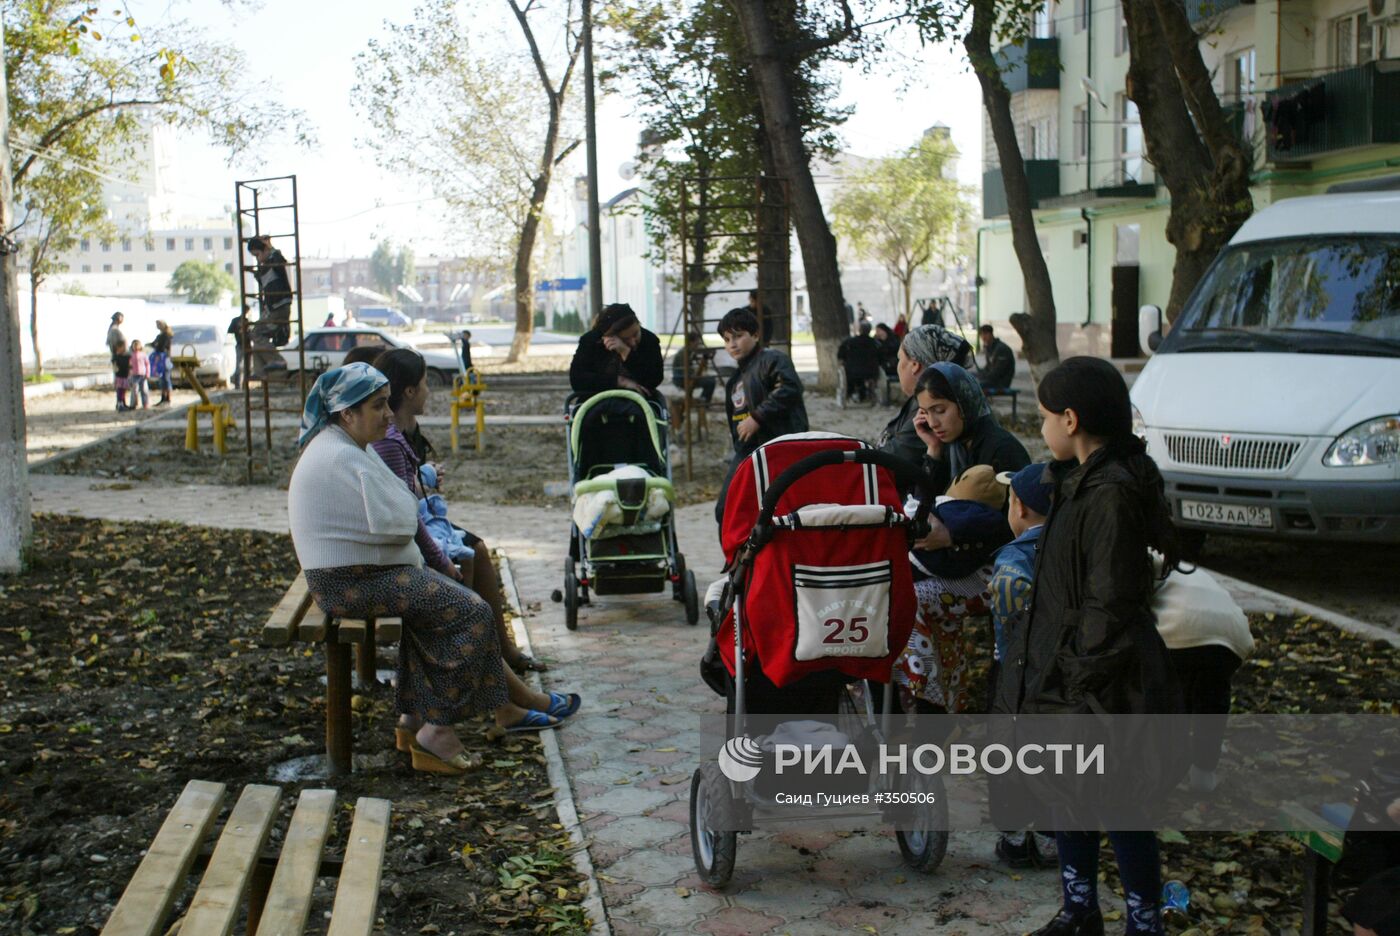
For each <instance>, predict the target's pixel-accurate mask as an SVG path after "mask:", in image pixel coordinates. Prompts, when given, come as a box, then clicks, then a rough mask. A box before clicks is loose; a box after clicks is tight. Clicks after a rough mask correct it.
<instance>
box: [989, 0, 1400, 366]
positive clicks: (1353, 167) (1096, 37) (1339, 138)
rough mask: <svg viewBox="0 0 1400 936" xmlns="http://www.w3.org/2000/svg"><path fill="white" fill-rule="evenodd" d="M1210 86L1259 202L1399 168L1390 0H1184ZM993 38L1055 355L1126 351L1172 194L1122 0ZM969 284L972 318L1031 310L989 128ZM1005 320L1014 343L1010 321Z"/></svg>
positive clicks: (1398, 36)
mask: <svg viewBox="0 0 1400 936" xmlns="http://www.w3.org/2000/svg"><path fill="white" fill-rule="evenodd" d="M1185 3H1186V8H1187V14H1188V17H1189V18H1190V19H1191V20H1192V22H1193V23H1194V24H1195V26H1196V29H1197V32H1198V33H1199V34H1200V36H1201V51H1202V56H1203V58H1204V59H1205V63H1206V66H1207V67H1208V68H1209V69H1210V70H1211V72H1212V74H1213V75H1214V79H1215V87H1216V91H1217V93H1218V94H1219V96H1220V100H1221V102H1222V104H1224V105H1225V107H1226V108H1227V110H1228V112H1229V113H1230V114H1231V116H1232V118H1233V120H1234V121H1235V125H1236V127H1237V129H1238V130H1239V132H1240V133H1241V134H1242V136H1243V137H1244V138H1245V139H1246V140H1247V141H1248V142H1249V143H1250V144H1251V147H1252V149H1253V151H1254V154H1255V165H1254V176H1253V186H1252V190H1253V195H1254V203H1255V208H1256V210H1257V209H1259V208H1262V207H1264V206H1266V205H1268V204H1271V203H1272V202H1274V201H1277V200H1279V199H1283V198H1290V197H1294V196H1299V195H1310V194H1317V193H1320V192H1323V191H1325V190H1326V188H1327V187H1328V186H1329V185H1331V184H1333V183H1336V182H1344V181H1350V180H1354V179H1362V178H1368V177H1373V176H1378V175H1387V174H1392V173H1396V172H1400V0H1256V2H1253V3H1244V2H1240V0H1185ZM1032 33H1033V38H1032V39H1031V40H1030V41H1029V42H1028V43H1027V44H1026V45H1025V46H1012V47H1008V48H1006V49H1003V50H1002V52H1001V54H1002V56H1003V57H1004V61H1005V62H1006V65H1007V70H1006V72H1005V80H1006V82H1007V86H1008V88H1009V89H1010V90H1011V91H1012V116H1013V119H1014V120H1015V123H1016V126H1017V131H1018V139H1019V142H1020V146H1021V152H1022V155H1023V156H1024V157H1025V159H1026V175H1027V181H1028V182H1029V185H1030V190H1031V197H1032V201H1033V204H1034V206H1035V219H1036V227H1037V232H1038V236H1039V240H1040V246H1041V250H1042V252H1043V253H1044V254H1045V260H1046V263H1047V265H1048V267H1049V269H1050V275H1051V280H1052V282H1053V285H1054V293H1055V303H1056V308H1057V313H1058V320H1059V328H1058V337H1059V345H1060V353H1061V355H1067V354H1076V353H1087V354H1096V355H1100V356H1112V357H1133V356H1137V355H1138V354H1139V353H1140V352H1139V350H1138V348H1137V340H1136V334H1137V309H1138V308H1139V306H1140V305H1143V304H1148V303H1151V304H1155V305H1165V304H1166V301H1167V296H1168V294H1169V292H1170V289H1171V276H1172V265H1173V262H1174V259H1175V250H1174V248H1173V247H1172V246H1171V244H1169V243H1168V242H1167V239H1166V233H1165V231H1166V221H1167V214H1168V211H1169V209H1170V200H1169V197H1168V194H1167V191H1166V189H1165V187H1163V186H1162V185H1161V184H1160V183H1159V182H1158V180H1157V178H1156V174H1155V173H1154V171H1153V169H1152V166H1151V165H1150V164H1149V163H1148V162H1147V161H1146V159H1145V158H1144V152H1143V138H1142V129H1141V125H1140V123H1139V120H1138V115H1137V108H1136V107H1135V106H1134V104H1133V103H1132V101H1130V100H1129V99H1128V97H1127V94H1126V91H1125V79H1126V75H1127V70H1128V42H1127V31H1126V27H1125V25H1124V23H1123V19H1122V10H1121V7H1120V6H1119V4H1117V3H1101V4H1100V5H1098V6H1096V5H1095V4H1094V2H1093V0H1067V2H1061V3H1057V4H1053V5H1050V6H1049V7H1047V8H1046V9H1045V10H1044V11H1042V12H1041V13H1040V14H1039V15H1038V16H1037V17H1036V19H1035V21H1034V24H1033V29H1032ZM985 126H986V121H985V116H984V138H985V143H984V154H985V155H984V171H983V179H982V182H983V191H982V208H983V218H984V220H983V222H982V224H981V226H980V228H979V230H978V251H977V254H978V256H977V267H976V271H977V283H978V287H977V291H978V309H979V317H980V320H981V321H983V322H991V323H993V324H995V323H997V322H1005V321H1006V320H1007V319H1008V318H1009V317H1010V316H1011V315H1012V314H1013V313H1015V312H1019V311H1022V310H1024V309H1025V308H1026V301H1025V286H1024V281H1023V280H1022V277H1021V273H1020V267H1019V265H1018V264H1017V261H1016V256H1015V252H1014V250H1013V248H1012V244H1011V232H1010V226H1009V224H1008V222H1007V220H1006V198H1005V188H1004V186H1003V184H1002V179H1001V171H1000V167H999V166H998V165H997V158H996V147H995V146H994V145H993V143H992V140H991V135H990V131H989V130H986V129H985ZM998 332H999V333H1000V334H1003V335H1005V336H1006V337H1007V338H1008V340H1010V341H1012V342H1015V341H1016V340H1017V339H1016V336H1015V334H1014V332H1013V331H1012V330H1011V329H1010V328H1009V327H1007V328H1002V329H998Z"/></svg>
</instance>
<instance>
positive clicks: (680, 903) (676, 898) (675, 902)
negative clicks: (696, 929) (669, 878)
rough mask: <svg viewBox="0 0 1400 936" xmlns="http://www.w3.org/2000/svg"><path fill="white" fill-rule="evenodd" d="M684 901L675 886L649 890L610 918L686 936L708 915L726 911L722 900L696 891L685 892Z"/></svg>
mask: <svg viewBox="0 0 1400 936" xmlns="http://www.w3.org/2000/svg"><path fill="white" fill-rule="evenodd" d="M685 893H686V896H685V897H682V896H681V895H680V893H678V892H677V890H676V885H674V884H670V883H668V884H666V885H664V886H661V887H649V888H647V889H646V890H644V891H642V892H641V893H640V894H638V895H637V896H635V897H633V898H632V899H631V900H629V901H628V902H627V903H626V904H624V905H623V906H621V907H618V908H617V910H616V912H611V913H610V914H609V916H610V918H611V919H613V920H624V921H626V922H629V923H633V924H639V925H642V926H657V927H660V928H661V930H662V932H663V933H665V936H676V934H678V933H687V932H690V931H691V927H692V926H694V925H695V924H697V923H699V922H700V921H701V920H702V919H704V918H705V917H706V916H707V915H709V914H712V913H716V912H718V911H720V910H723V909H724V907H725V902H724V898H723V897H719V896H716V895H715V894H710V893H706V892H705V891H700V890H695V889H693V888H686V889H685Z"/></svg>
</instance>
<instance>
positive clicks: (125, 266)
mask: <svg viewBox="0 0 1400 936" xmlns="http://www.w3.org/2000/svg"><path fill="white" fill-rule="evenodd" d="M122 272H123V273H130V272H131V264H129V263H123V264H122Z"/></svg>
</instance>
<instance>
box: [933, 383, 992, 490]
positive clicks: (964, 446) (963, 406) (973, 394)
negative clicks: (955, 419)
mask: <svg viewBox="0 0 1400 936" xmlns="http://www.w3.org/2000/svg"><path fill="white" fill-rule="evenodd" d="M929 366H930V367H931V368H932V369H933V370H936V371H938V372H939V373H940V374H942V375H943V376H944V378H945V379H947V381H948V386H950V387H951V388H952V389H953V402H954V403H956V404H958V412H960V413H961V414H962V418H963V431H962V435H960V436H958V437H957V438H956V439H954V440H953V442H952V444H950V445H949V446H948V447H947V450H948V467H949V470H950V471H951V472H952V477H954V478H956V477H958V476H959V475H960V474H962V473H963V472H964V471H966V470H967V469H969V468H971V467H972V464H971V456H970V455H969V453H968V446H969V445H971V444H972V440H973V439H974V438H975V437H976V436H977V435H978V434H979V433H981V432H983V431H985V430H986V426H987V424H989V423H990V424H992V425H996V417H995V416H993V415H992V405H991V404H990V403H988V402H987V395H986V394H985V393H983V392H982V385H981V384H980V383H978V382H977V378H976V377H973V376H972V375H971V374H969V373H968V372H967V371H966V370H964V369H963V368H961V367H959V366H958V365H956V364H949V363H948V362H947V361H939V362H937V363H936V364H931V365H929Z"/></svg>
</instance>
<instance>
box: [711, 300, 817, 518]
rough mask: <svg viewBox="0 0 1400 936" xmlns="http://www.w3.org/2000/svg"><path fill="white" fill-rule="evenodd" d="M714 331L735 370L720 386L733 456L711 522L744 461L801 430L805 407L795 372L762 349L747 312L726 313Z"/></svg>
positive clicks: (755, 325)
mask: <svg viewBox="0 0 1400 936" xmlns="http://www.w3.org/2000/svg"><path fill="white" fill-rule="evenodd" d="M718 331H719V335H720V337H721V338H723V339H724V347H725V350H726V351H728V352H729V353H730V355H732V356H733V358H734V360H735V362H736V363H737V364H738V365H739V368H738V370H737V371H736V372H735V373H734V376H732V377H730V378H729V382H728V383H726V384H725V387H724V397H725V399H724V410H725V414H726V415H727V416H728V417H729V435H730V438H731V439H733V440H734V457H733V458H732V459H730V462H729V471H728V473H727V474H726V475H725V477H724V484H723V485H722V486H721V488H720V496H719V502H718V503H717V504H715V519H716V520H720V519H722V518H723V516H724V491H725V489H726V488H728V487H729V479H730V478H731V477H733V475H734V472H735V470H736V469H737V468H738V466H739V465H740V464H741V463H742V462H743V460H744V459H746V458H748V457H749V456H750V455H752V454H753V452H754V450H755V449H757V448H758V447H759V446H760V445H762V444H763V443H765V442H769V441H772V440H773V439H776V438H778V436H784V435H788V434H789V433H793V432H806V431H807V408H806V407H805V406H804V405H803V403H802V381H801V379H799V378H798V376H797V369H796V368H794V367H793V366H792V359H791V358H789V357H788V356H787V355H786V354H784V353H783V352H781V351H776V350H774V349H772V348H765V347H763V346H762V342H761V341H760V340H759V325H758V317H757V316H756V315H754V313H753V310H752V309H746V308H745V309H733V310H731V311H730V312H728V313H727V314H726V315H725V316H724V318H722V319H720V322H719V328H718Z"/></svg>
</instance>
